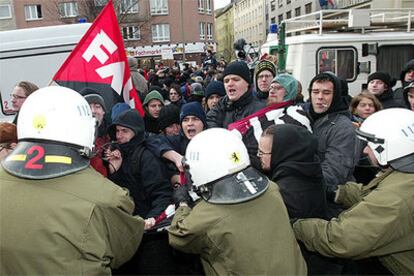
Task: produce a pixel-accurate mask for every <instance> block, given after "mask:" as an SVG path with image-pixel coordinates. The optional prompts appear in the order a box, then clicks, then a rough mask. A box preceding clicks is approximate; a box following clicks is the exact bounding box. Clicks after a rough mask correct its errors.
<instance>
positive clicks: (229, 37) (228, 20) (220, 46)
mask: <svg viewBox="0 0 414 276" xmlns="http://www.w3.org/2000/svg"><path fill="white" fill-rule="evenodd" d="M233 20H234V7H233V3H230V4H229V5H227V6H225V7H224V8H221V9H219V10H216V11H215V27H216V41H217V52H216V55H217V56H219V57H224V59H225V60H226V61H227V62H229V61H230V60H232V59H233V57H234V54H233V53H234V52H233V43H234V25H233Z"/></svg>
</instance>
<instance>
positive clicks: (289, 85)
mask: <svg viewBox="0 0 414 276" xmlns="http://www.w3.org/2000/svg"><path fill="white" fill-rule="evenodd" d="M274 82H277V83H279V84H280V85H281V86H283V88H285V90H286V93H285V96H284V97H283V101H290V100H295V99H296V96H297V95H298V81H297V80H296V79H295V78H294V77H293V76H292V75H289V74H279V75H277V76H276V77H275V78H274V79H273V80H272V83H274Z"/></svg>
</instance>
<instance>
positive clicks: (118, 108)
mask: <svg viewBox="0 0 414 276" xmlns="http://www.w3.org/2000/svg"><path fill="white" fill-rule="evenodd" d="M128 109H131V107H130V106H129V104H127V103H116V104H115V105H114V106H113V107H112V112H111V119H112V121H114V120H115V119H116V117H118V115H119V114H121V113H122V112H123V111H125V110H128Z"/></svg>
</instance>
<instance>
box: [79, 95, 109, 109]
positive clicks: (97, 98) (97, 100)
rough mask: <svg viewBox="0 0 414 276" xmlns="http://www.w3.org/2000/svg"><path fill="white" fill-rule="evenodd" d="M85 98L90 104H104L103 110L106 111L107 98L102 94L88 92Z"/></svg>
mask: <svg viewBox="0 0 414 276" xmlns="http://www.w3.org/2000/svg"><path fill="white" fill-rule="evenodd" d="M84 98H85V100H86V101H87V102H88V104H92V103H94V104H99V105H101V106H102V108H103V110H104V111H105V112H106V107H105V100H104V99H103V98H102V96H101V95H98V94H88V95H86V96H84Z"/></svg>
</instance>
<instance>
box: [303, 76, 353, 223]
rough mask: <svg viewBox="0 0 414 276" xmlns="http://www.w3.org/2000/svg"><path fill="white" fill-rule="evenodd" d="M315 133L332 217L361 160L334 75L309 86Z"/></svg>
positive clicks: (339, 83)
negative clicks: (336, 195) (339, 194)
mask: <svg viewBox="0 0 414 276" xmlns="http://www.w3.org/2000/svg"><path fill="white" fill-rule="evenodd" d="M309 94H310V110H309V116H310V117H311V120H312V122H311V123H312V129H313V133H314V134H315V135H316V137H317V138H318V142H319V146H318V155H319V158H320V160H321V164H322V172H323V176H324V179H325V183H326V187H327V198H328V207H329V210H330V215H331V216H334V215H336V214H338V212H339V211H340V210H341V208H340V206H337V205H336V204H334V203H333V196H334V192H335V190H336V189H337V186H338V185H340V184H343V183H345V182H346V181H347V180H352V179H353V176H352V173H353V170H354V167H355V164H356V162H357V161H358V159H359V153H358V144H357V141H356V139H357V138H356V135H355V130H354V127H353V125H352V122H351V120H350V117H351V114H350V112H349V110H348V105H347V104H346V101H345V99H344V98H343V96H342V87H341V81H340V79H339V78H337V77H336V76H335V75H333V74H331V73H321V74H318V75H316V76H315V77H314V78H313V79H312V80H311V82H310V85H309Z"/></svg>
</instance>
